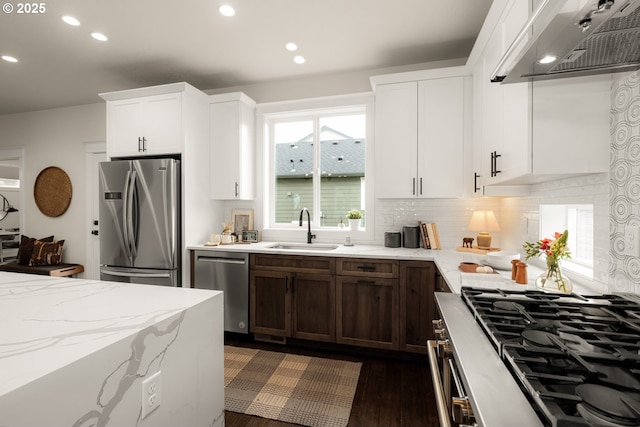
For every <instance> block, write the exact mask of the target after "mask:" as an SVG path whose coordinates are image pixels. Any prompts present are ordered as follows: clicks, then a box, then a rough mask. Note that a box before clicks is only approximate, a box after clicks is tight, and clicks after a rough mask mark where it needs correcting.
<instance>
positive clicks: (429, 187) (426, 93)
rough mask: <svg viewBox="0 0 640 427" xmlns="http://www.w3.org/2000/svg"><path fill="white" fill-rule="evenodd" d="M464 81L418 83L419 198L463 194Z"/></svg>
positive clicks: (459, 195) (458, 195) (447, 79)
mask: <svg viewBox="0 0 640 427" xmlns="http://www.w3.org/2000/svg"><path fill="white" fill-rule="evenodd" d="M463 84H464V83H463V78H462V77H448V78H442V79H433V80H422V81H420V82H418V114H419V116H418V176H419V188H418V195H419V196H421V197H433V198H450V197H461V196H462V193H463V191H462V190H463V182H462V178H463V163H462V162H463V155H464V153H463V138H464V95H463V89H464V87H463Z"/></svg>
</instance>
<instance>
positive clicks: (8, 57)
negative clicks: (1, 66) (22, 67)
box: [2, 55, 18, 62]
mask: <svg viewBox="0 0 640 427" xmlns="http://www.w3.org/2000/svg"><path fill="white" fill-rule="evenodd" d="M2 59H4V60H5V61H7V62H18V60H17V59H16V58H14V57H13V56H9V55H2Z"/></svg>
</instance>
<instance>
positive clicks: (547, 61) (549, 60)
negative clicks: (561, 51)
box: [538, 55, 558, 64]
mask: <svg viewBox="0 0 640 427" xmlns="http://www.w3.org/2000/svg"><path fill="white" fill-rule="evenodd" d="M557 59H558V57H557V56H552V55H547V56H545V57H544V58H542V59H540V60H539V61H538V62H539V63H541V64H551V63H552V62H554V61H555V60H557Z"/></svg>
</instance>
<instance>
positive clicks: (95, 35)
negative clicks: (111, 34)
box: [91, 33, 109, 42]
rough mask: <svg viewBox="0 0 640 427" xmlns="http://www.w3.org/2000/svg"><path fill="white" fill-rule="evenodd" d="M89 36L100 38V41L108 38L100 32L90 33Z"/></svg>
mask: <svg viewBox="0 0 640 427" xmlns="http://www.w3.org/2000/svg"><path fill="white" fill-rule="evenodd" d="M91 37H93V38H94V39H96V40H100V41H101V42H106V41H107V40H109V38H108V37H107V36H105V35H104V34H102V33H91Z"/></svg>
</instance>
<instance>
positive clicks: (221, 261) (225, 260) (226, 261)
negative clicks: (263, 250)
mask: <svg viewBox="0 0 640 427" xmlns="http://www.w3.org/2000/svg"><path fill="white" fill-rule="evenodd" d="M196 261H198V262H200V261H202V262H211V263H214V264H240V265H244V264H246V263H247V260H246V259H243V258H223V257H213V256H202V255H198V257H197V258H196Z"/></svg>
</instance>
